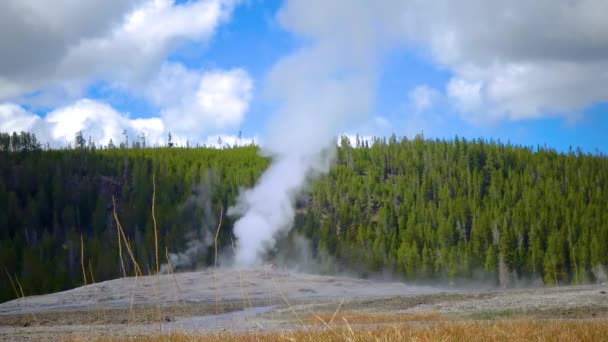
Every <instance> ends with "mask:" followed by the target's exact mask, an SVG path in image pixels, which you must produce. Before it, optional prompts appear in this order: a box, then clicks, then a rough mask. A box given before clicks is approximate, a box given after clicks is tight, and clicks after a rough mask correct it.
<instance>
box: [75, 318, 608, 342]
mask: <svg viewBox="0 0 608 342" xmlns="http://www.w3.org/2000/svg"><path fill="white" fill-rule="evenodd" d="M607 336H608V323H607V322H605V321H565V320H553V321H529V320H500V321H492V322H483V321H440V322H434V323H432V324H403V325H392V326H378V327H372V328H356V327H355V328H354V329H350V326H349V327H341V328H335V329H315V330H309V331H303V330H297V331H277V332H262V333H259V332H254V333H218V334H197V333H192V334H187V333H174V334H169V335H160V336H151V337H135V338H133V337H131V338H124V339H103V338H102V339H100V340H98V341H103V342H106V341H107V342H110V341H112V342H114V341H139V342H157V341H168V342H186V341H218V342H219V341H227V342H230V341H245V342H247V341H580V342H584V341H605V340H606V337H607ZM73 341H78V340H73Z"/></svg>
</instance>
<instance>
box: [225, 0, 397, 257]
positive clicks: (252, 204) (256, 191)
mask: <svg viewBox="0 0 608 342" xmlns="http://www.w3.org/2000/svg"><path fill="white" fill-rule="evenodd" d="M330 3H331V4H332V6H327V2H326V1H320V0H318V1H317V0H315V1H300V0H296V1H288V2H287V4H286V5H285V7H284V8H282V9H281V11H280V12H279V15H278V19H279V21H280V23H281V24H282V25H283V26H284V27H285V28H286V29H288V30H290V31H292V32H294V33H296V34H300V35H302V36H303V37H305V38H310V39H311V42H312V44H310V45H307V47H306V48H303V49H301V50H298V51H296V52H295V53H294V54H292V55H290V56H287V57H285V58H283V59H281V60H280V61H279V62H278V63H277V64H275V66H274V67H273V68H272V70H271V72H270V74H269V75H268V79H267V84H266V86H267V91H268V93H269V95H270V97H272V98H273V99H275V100H276V101H277V102H278V104H279V106H278V110H277V112H276V113H275V116H274V119H273V120H272V121H271V123H270V125H269V129H268V135H267V137H266V139H265V144H264V153H266V154H267V155H269V156H271V157H272V158H273V163H272V165H271V166H270V168H269V169H268V170H267V171H266V172H265V173H264V174H263V175H262V177H261V179H260V180H259V182H258V184H257V185H256V186H255V187H254V188H253V189H250V190H247V191H245V192H243V193H242V194H241V195H240V197H239V199H238V203H237V204H236V206H235V207H233V208H230V211H229V214H233V215H242V216H241V218H240V219H239V220H238V221H237V222H236V223H235V226H234V234H235V235H236V237H237V247H238V248H237V254H236V264H237V265H238V266H250V265H254V264H256V263H257V264H259V263H261V261H262V260H260V257H261V256H263V254H264V252H266V251H267V250H268V249H269V248H271V247H273V246H274V244H275V238H276V236H277V233H279V232H281V231H285V230H289V229H290V228H291V226H292V224H293V218H294V213H295V212H294V208H293V205H294V201H295V197H296V196H297V195H298V193H299V192H300V191H301V190H302V189H303V188H304V187H305V186H306V184H307V182H308V181H309V180H310V179H311V178H312V177H314V176H315V175H318V174H320V173H325V172H327V171H328V170H329V166H330V162H331V160H332V158H333V155H334V153H333V152H334V149H335V135H336V134H337V133H338V132H339V131H340V129H342V128H344V126H348V125H353V124H356V123H358V122H359V121H361V120H362V119H363V118H364V117H365V116H366V115H367V114H368V113H369V111H370V108H371V105H372V102H373V98H374V89H375V78H376V72H375V69H376V68H375V64H376V60H377V57H378V54H379V53H378V51H380V50H382V48H383V47H384V46H385V43H387V41H388V40H390V39H392V37H393V36H394V32H395V30H393V29H394V26H395V25H397V26H398V24H399V20H397V19H398V18H396V17H391V20H386V17H387V14H388V16H389V17H390V16H391V12H387V7H386V6H384V5H381V4H380V5H378V4H376V3H375V2H351V1H335V2H334V1H332V2H330Z"/></svg>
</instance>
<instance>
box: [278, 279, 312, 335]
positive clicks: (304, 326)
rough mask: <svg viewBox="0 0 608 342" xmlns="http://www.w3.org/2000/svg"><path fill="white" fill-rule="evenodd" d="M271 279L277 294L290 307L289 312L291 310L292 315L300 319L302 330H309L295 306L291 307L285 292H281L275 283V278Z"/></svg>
mask: <svg viewBox="0 0 608 342" xmlns="http://www.w3.org/2000/svg"><path fill="white" fill-rule="evenodd" d="M270 279H272V284H273V286H274V288H275V290H277V292H279V294H280V295H281V297H283V300H284V301H285V303H286V304H287V306H288V307H289V310H291V313H292V314H293V315H294V316H295V317H296V318H297V319H298V322H300V325H301V326H302V328H304V330H308V327H307V326H306V325H305V324H304V322H303V321H302V319H300V316H299V315H298V313H297V312H296V310H294V308H293V306H291V304H290V303H289V301H288V300H287V298H286V297H285V295H284V294H283V291H281V290H280V289H279V288H278V286H277V283H276V282H275V281H274V278H273V277H271V278H270Z"/></svg>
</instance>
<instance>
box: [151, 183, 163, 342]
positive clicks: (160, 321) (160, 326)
mask: <svg viewBox="0 0 608 342" xmlns="http://www.w3.org/2000/svg"><path fill="white" fill-rule="evenodd" d="M155 208H156V179H155V176H154V173H153V174H152V221H153V223H154V257H155V260H156V283H155V285H154V289H155V291H154V292H156V313H157V315H158V331H159V332H160V331H162V330H163V319H162V310H161V305H160V275H159V264H158V228H157V225H156V213H155Z"/></svg>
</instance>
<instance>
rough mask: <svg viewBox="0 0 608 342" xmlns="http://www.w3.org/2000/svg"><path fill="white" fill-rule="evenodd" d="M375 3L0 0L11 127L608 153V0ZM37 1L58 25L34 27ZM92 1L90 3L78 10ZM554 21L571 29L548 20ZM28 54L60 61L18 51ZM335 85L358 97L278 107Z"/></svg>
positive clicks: (61, 141)
mask: <svg viewBox="0 0 608 342" xmlns="http://www.w3.org/2000/svg"><path fill="white" fill-rule="evenodd" d="M379 3H380V5H377V4H376V2H365V1H361V2H360V3H357V4H352V3H351V2H350V1H336V2H332V3H331V4H330V5H328V3H327V2H324V1H299V0H294V1H286V2H284V1H258V0H250V1H242V2H235V1H223V0H199V1H194V0H192V1H183V2H176V3H174V2H172V1H170V0H156V1H153V0H149V1H144V0H138V1H132V2H129V1H125V4H126V5H125V4H123V5H108V4H107V2H104V1H91V2H90V4H87V5H73V4H72V5H70V4H69V3H66V4H65V8H61V9H60V10H59V11H54V12H53V11H50V12H52V13H50V14H47V12H49V11H46V10H45V8H44V6H45V5H44V4H42V5H39V6H40V7H41V8H34V9H32V8H26V7H24V6H21V5H20V4H19V2H18V1H7V2H6V3H4V4H3V5H0V12H1V13H5V15H7V16H9V15H10V16H11V18H13V19H11V20H12V21H11V22H10V24H11V25H12V27H13V28H14V30H13V31H12V32H13V33H12V35H11V36H10V37H9V36H8V33H7V31H6V30H3V32H4V33H2V34H0V36H1V35H4V36H5V37H0V43H3V44H4V45H5V46H4V47H3V50H6V51H9V52H11V53H10V54H9V55H10V56H9V57H8V58H7V59H6V60H5V61H2V62H0V130H4V131H10V130H21V129H24V130H31V131H34V132H36V133H38V135H40V136H41V138H42V139H43V140H44V139H46V140H48V141H50V142H52V143H53V145H56V146H62V145H65V144H67V143H69V141H71V139H72V138H73V136H74V133H75V131H78V130H82V131H83V132H85V134H88V135H91V136H92V137H93V138H94V140H96V141H98V143H101V144H106V143H107V141H108V140H109V139H113V140H119V139H121V132H122V130H123V129H127V130H128V131H129V132H130V134H132V136H139V135H141V134H144V133H145V135H146V136H147V137H148V139H149V141H152V143H154V142H155V143H158V144H163V143H164V139H165V138H166V135H167V133H168V132H172V133H173V134H174V135H175V136H178V137H179V138H180V141H181V142H184V141H186V140H188V141H189V142H193V143H201V144H203V143H205V144H214V143H215V142H216V141H217V137H222V138H224V139H223V140H224V141H226V142H234V141H235V139H236V135H237V133H238V132H239V131H241V132H242V136H243V137H244V139H246V140H247V141H249V139H254V140H256V141H261V142H262V143H264V142H265V141H268V142H270V143H271V144H272V141H274V140H276V139H279V137H280V138H281V139H282V138H283V137H284V134H285V133H284V132H281V133H277V132H276V130H277V127H282V129H283V130H285V129H290V128H289V127H290V126H286V125H288V124H289V122H304V123H303V124H301V125H299V126H296V127H292V128H293V129H300V128H301V129H302V130H306V129H311V130H312V131H313V133H314V132H315V131H316V130H315V128H314V127H319V126H324V125H327V126H328V130H327V131H328V132H330V133H331V132H334V133H333V134H341V133H344V134H361V135H366V136H368V135H370V136H371V135H376V136H388V135H390V134H391V133H395V134H396V135H397V136H402V135H407V136H413V135H415V134H417V133H420V132H424V135H425V137H428V138H440V139H451V138H453V137H454V136H456V135H458V136H464V137H466V138H471V139H476V138H484V139H494V140H501V141H503V142H510V143H512V144H517V145H526V146H534V147H535V146H548V147H551V148H555V149H557V150H559V151H567V150H568V149H569V147H570V146H572V147H573V148H576V147H580V148H581V149H583V151H586V152H591V153H594V152H595V151H600V152H602V153H604V154H605V153H608V139H606V138H605V137H604V134H605V131H606V130H607V129H608V116H607V115H606V113H607V110H608V104H607V100H608V90H607V89H608V74H606V71H605V70H608V68H607V67H608V39H607V38H606V37H608V24H605V23H604V21H603V20H602V18H601V16H599V18H598V16H594V15H593V13H608V8H605V7H606V3H605V2H603V1H599V0H598V1H588V2H586V3H585V4H582V3H581V4H578V5H572V6H569V7H568V6H566V5H567V4H566V3H567V2H565V1H540V2H539V3H538V4H537V5H536V6H530V5H529V4H526V2H524V1H514V2H513V3H511V4H508V5H505V4H502V3H500V2H493V1H486V2H479V1H472V0H471V1H469V0H467V1H463V2H462V3H461V4H460V5H459V6H458V8H452V7H451V6H453V5H450V3H449V2H445V1H431V2H429V4H420V3H419V2H413V1H412V2H410V1H381V2H379ZM70 6H72V7H76V8H70ZM87 6H88V7H87ZM2 7H6V8H4V9H3V8H2ZM357 7H361V8H357ZM32 11H33V12H35V14H36V15H38V16H39V17H40V23H39V24H38V25H39V27H38V28H40V27H45V26H44V25H48V27H51V28H52V30H51V29H47V30H34V29H32V27H29V26H28V25H31V24H30V23H29V22H28V21H27V20H25V19H23V18H27V16H28V15H31V14H32ZM83 13H87V15H94V16H96V17H95V18H90V20H87V21H90V23H89V22H86V23H83V22H79V21H78V20H76V18H78V16H82V15H83ZM91 13H93V14H91ZM95 13H100V14H99V15H98V16H97V15H96V14H95ZM134 13H135V14H136V13H139V17H138V16H137V15H134ZM47 16H48V17H47ZM133 18H135V19H137V20H135V19H133ZM138 18H139V19H138ZM471 18H476V19H475V23H474V24H473V23H471ZM513 18H517V20H514V19H513ZM2 19H3V18H2V15H0V21H2ZM20 19H21V20H20ZM138 20H139V21H138ZM556 20H559V21H560V22H562V23H563V25H561V27H559V28H556V27H550V25H549V24H550V23H552V22H555V21H556ZM482 28H483V29H482ZM548 31H551V32H548ZM550 33H551V34H550ZM556 37H557V38H556ZM37 42H44V43H43V44H47V45H46V47H45V49H44V50H38V46H39V45H40V43H37ZM65 42H67V43H65ZM334 47H335V48H334ZM27 51H31V53H35V52H36V53H38V52H40V51H43V52H42V54H43V55H44V54H45V53H48V54H49V57H48V58H46V59H43V60H41V59H35V58H33V57H32V58H29V57H28V58H23V57H22V58H18V57H19V56H22V55H23V53H24V52H27ZM573 51H574V52H573ZM11 56H17V57H14V60H12V59H11ZM311 56H312V57H311ZM325 60H327V61H328V62H327V65H324V62H323V61H325ZM1 64H5V65H4V66H2V65H1ZM285 65H288V66H289V67H290V68H292V69H289V68H288V67H287V66H285ZM300 69H301V70H306V72H302V73H299V71H300ZM34 72H35V73H34ZM292 73H293V74H292ZM342 73H344V75H345V76H344V78H343V79H342V78H341V76H337V77H334V76H330V75H341V74H342ZM315 77H316V78H315ZM360 80H365V81H363V82H362V83H363V84H362V83H360ZM330 83H331V86H332V87H333V85H335V86H337V87H338V88H340V87H343V88H344V89H347V90H348V91H347V92H352V99H353V104H344V103H343V102H344V101H342V100H340V101H336V102H335V103H328V104H327V105H328V107H327V108H331V109H332V110H335V111H336V112H337V113H338V114H335V115H334V113H333V112H332V111H331V110H329V111H327V112H325V111H324V110H325V109H320V114H319V115H318V116H315V114H313V115H311V116H310V118H306V120H304V121H302V118H301V117H300V118H298V119H297V120H291V121H290V120H286V119H284V118H285V117H289V116H290V115H292V113H291V112H294V110H293V109H294V106H296V104H297V105H298V106H300V107H297V109H298V110H297V111H298V112H300V110H299V109H300V108H301V107H303V108H301V112H302V113H306V111H307V110H308V111H316V107H315V103H316V101H319V97H320V96H324V93H322V92H321V93H319V94H317V96H315V94H316V92H317V90H318V89H315V88H316V87H315V85H316V84H319V87H320V88H319V89H322V87H323V86H324V85H329V84H330ZM300 84H301V85H302V86H301V87H300V86H299V85H300ZM307 86H308V88H307ZM328 89H333V88H328ZM308 91H310V98H305V95H306V94H304V95H303V94H301V93H308ZM368 98H369V100H367V99H368ZM359 100H360V101H359ZM323 101H325V102H327V101H329V102H331V101H332V99H331V98H328V99H324V100H323ZM341 101H342V102H341ZM325 102H324V103H325ZM302 104H304V105H302ZM350 112H357V113H356V114H353V115H352V116H350ZM359 112H361V113H359ZM293 115H295V114H293ZM298 115H301V116H302V115H307V114H298ZM330 116H331V118H330V119H328V120H327V122H325V118H329V117H330ZM277 122H278V123H277ZM306 122H309V123H310V124H308V123H306ZM286 127H287V128H286ZM312 136H313V137H314V136H315V135H314V134H312ZM320 138H325V137H320Z"/></svg>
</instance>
